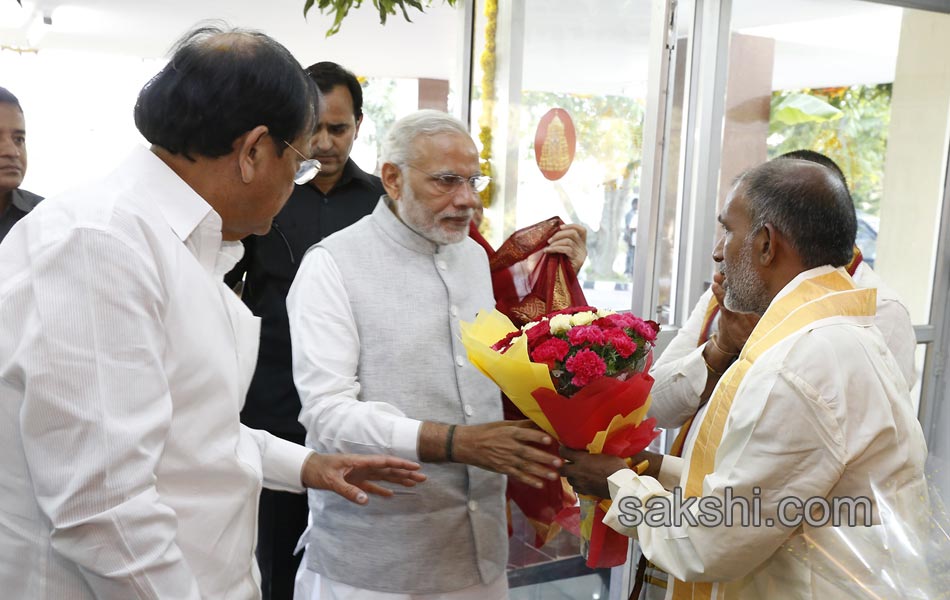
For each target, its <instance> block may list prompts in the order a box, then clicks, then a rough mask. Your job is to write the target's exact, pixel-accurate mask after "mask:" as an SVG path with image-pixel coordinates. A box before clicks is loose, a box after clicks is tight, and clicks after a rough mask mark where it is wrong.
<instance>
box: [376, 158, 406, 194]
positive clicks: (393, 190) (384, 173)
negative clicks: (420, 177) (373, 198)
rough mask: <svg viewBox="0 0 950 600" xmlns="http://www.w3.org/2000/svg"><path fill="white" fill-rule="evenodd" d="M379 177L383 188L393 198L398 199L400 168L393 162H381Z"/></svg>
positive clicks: (400, 183) (400, 186) (400, 189)
mask: <svg viewBox="0 0 950 600" xmlns="http://www.w3.org/2000/svg"><path fill="white" fill-rule="evenodd" d="M379 178H380V179H381V180H382V182H383V188H385V190H386V195H388V196H389V197H390V198H392V199H393V200H399V196H400V195H401V194H402V170H401V169H400V168H399V167H398V166H396V165H394V164H393V163H383V168H382V169H381V170H380V173H379Z"/></svg>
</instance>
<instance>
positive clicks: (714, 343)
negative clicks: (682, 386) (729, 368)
mask: <svg viewBox="0 0 950 600" xmlns="http://www.w3.org/2000/svg"><path fill="white" fill-rule="evenodd" d="M718 337H719V334H718V333H714V334H712V335H711V336H709V341H710V342H712V343H713V346H715V347H716V350H719V353H720V354H722V355H723V356H730V357H731V356H739V353H738V352H726V351H725V350H723V348H722V346H720V345H719V341H718V340H717V338H718ZM707 366H708V365H707Z"/></svg>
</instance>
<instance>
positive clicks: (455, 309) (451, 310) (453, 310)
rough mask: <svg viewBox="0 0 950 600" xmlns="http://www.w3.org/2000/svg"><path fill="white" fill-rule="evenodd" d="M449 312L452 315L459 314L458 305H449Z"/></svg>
mask: <svg viewBox="0 0 950 600" xmlns="http://www.w3.org/2000/svg"><path fill="white" fill-rule="evenodd" d="M449 314H450V315H452V316H453V317H457V316H459V307H457V306H455V305H454V304H453V305H452V306H450V307H449Z"/></svg>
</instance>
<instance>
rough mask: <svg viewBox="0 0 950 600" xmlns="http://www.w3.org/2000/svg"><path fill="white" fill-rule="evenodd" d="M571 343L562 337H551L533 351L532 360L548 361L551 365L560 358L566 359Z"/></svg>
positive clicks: (537, 361) (538, 361)
mask: <svg viewBox="0 0 950 600" xmlns="http://www.w3.org/2000/svg"><path fill="white" fill-rule="evenodd" d="M570 349H571V346H570V344H568V343H567V342H565V341H564V340H562V339H560V338H550V339H548V340H547V341H545V342H543V343H541V344H540V345H538V347H537V348H535V349H534V350H532V351H531V360H532V361H534V362H536V363H547V364H548V365H549V366H550V365H551V364H552V363H554V362H556V361H559V360H564V357H565V356H566V355H567V351H568V350H570Z"/></svg>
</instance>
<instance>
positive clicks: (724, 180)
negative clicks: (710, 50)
mask: <svg viewBox="0 0 950 600" xmlns="http://www.w3.org/2000/svg"><path fill="white" fill-rule="evenodd" d="M774 57H775V40H773V39H772V38H764V37H756V36H751V35H742V34H739V33H735V34H733V35H732V38H731V41H730V42H729V78H728V79H727V82H726V110H725V122H724V123H723V129H722V162H721V166H720V168H719V199H718V200H719V204H718V208H719V209H721V208H722V206H723V204H725V200H726V194H728V193H729V190H730V189H731V188H732V182H733V180H734V179H735V178H736V177H737V176H739V174H741V173H742V172H743V171H745V170H746V169H749V168H751V167H754V166H756V165H758V164H761V163H763V162H765V160H766V159H767V158H768V156H767V152H768V147H767V146H766V139H767V138H768V137H769V114H770V112H771V100H772V66H773V64H774V62H775V58H774Z"/></svg>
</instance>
